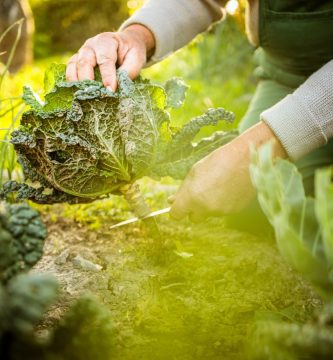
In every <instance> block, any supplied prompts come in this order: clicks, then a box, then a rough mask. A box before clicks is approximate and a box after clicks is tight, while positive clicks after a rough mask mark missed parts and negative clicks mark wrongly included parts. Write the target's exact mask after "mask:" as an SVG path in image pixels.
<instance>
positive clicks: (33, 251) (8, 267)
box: [0, 203, 47, 283]
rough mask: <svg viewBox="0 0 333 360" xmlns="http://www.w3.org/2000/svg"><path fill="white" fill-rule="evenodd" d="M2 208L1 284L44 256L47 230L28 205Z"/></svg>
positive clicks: (5, 205)
mask: <svg viewBox="0 0 333 360" xmlns="http://www.w3.org/2000/svg"><path fill="white" fill-rule="evenodd" d="M0 206H1V208H0V282H2V283H6V282H7V281H8V280H10V279H11V278H12V277H13V276H14V275H17V274H18V273H20V272H22V271H26V270H29V269H30V268H32V266H33V265H35V264H36V263H37V261H38V260H39V259H40V258H41V257H42V254H43V245H44V240H45V238H46V234H47V231H46V227H45V225H44V224H43V222H42V221H41V219H40V217H39V214H38V212H37V211H36V210H34V209H32V208H30V207H29V206H28V205H27V204H12V205H9V204H5V203H3V204H0Z"/></svg>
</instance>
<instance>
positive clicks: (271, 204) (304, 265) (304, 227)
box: [251, 146, 333, 299]
mask: <svg viewBox="0 0 333 360" xmlns="http://www.w3.org/2000/svg"><path fill="white" fill-rule="evenodd" d="M251 175H252V180H253V183H254V186H255V187H256V188H257V191H258V199H259V202H260V205H261V207H262V209H263V211H264V213H265V214H266V216H267V218H268V220H269V221H270V223H271V224H272V226H273V227H274V229H275V235H276V240H277V244H278V247H279V249H280V251H281V253H282V255H283V256H284V257H285V258H286V260H287V261H288V262H289V263H290V264H291V265H292V266H293V267H294V268H295V269H297V270H298V271H300V272H301V273H302V274H303V275H304V276H305V277H306V278H307V279H308V280H310V281H311V282H312V283H313V284H314V285H315V286H316V287H317V289H318V290H319V291H320V292H321V294H322V295H323V296H325V297H326V298H328V299H332V295H333V279H332V274H331V269H332V266H333V263H332V251H333V247H332V232H331V229H332V226H333V225H332V224H333V218H332V216H331V214H330V215H329V213H328V211H329V210H330V209H331V207H332V204H331V201H332V184H331V170H324V171H320V172H318V173H317V175H316V194H317V198H316V199H313V198H311V197H306V196H305V192H304V187H303V184H302V178H301V175H300V173H299V172H298V171H297V168H296V166H295V165H293V164H292V163H290V162H288V161H285V160H279V161H277V162H276V163H273V161H272V153H271V147H270V146H264V147H263V148H262V149H261V150H260V151H259V153H258V154H256V155H255V156H254V158H253V164H252V166H251Z"/></svg>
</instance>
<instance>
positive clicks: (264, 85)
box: [239, 79, 333, 195]
mask: <svg viewBox="0 0 333 360" xmlns="http://www.w3.org/2000/svg"><path fill="white" fill-rule="evenodd" d="M293 91H294V89H293V88H289V87H287V86H284V85H282V84H279V83H277V82H276V81H273V80H268V79H264V80H260V81H259V84H258V86H257V89H256V92H255V94H254V96H253V98H252V101H251V102H250V105H249V108H248V110H247V112H246V114H245V116H244V117H243V119H242V121H241V122H240V125H239V130H240V132H244V131H245V130H246V129H248V128H249V127H251V126H252V125H254V124H256V123H257V122H258V121H259V118H260V114H261V113H262V112H263V111H264V110H266V109H268V108H270V107H271V106H273V105H274V104H276V103H277V102H279V101H280V100H281V99H283V98H284V97H285V96H286V95H288V94H290V93H291V92H293ZM332 164H333V139H332V140H330V141H329V142H328V144H327V145H325V146H323V147H321V148H319V149H317V150H315V151H313V152H312V153H310V154H308V155H307V156H306V157H304V158H303V159H301V160H299V161H298V162H296V166H297V168H298V170H299V171H300V172H301V174H302V176H303V182H304V187H305V190H306V192H307V193H308V194H309V195H313V194H314V174H315V171H316V169H318V168H320V167H324V166H329V165H332Z"/></svg>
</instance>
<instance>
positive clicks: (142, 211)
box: [120, 183, 160, 234]
mask: <svg viewBox="0 0 333 360" xmlns="http://www.w3.org/2000/svg"><path fill="white" fill-rule="evenodd" d="M120 191H121V193H122V194H123V195H124V197H125V199H126V200H127V202H128V204H129V205H130V207H131V209H132V211H133V213H134V214H135V215H136V216H137V217H139V218H143V217H145V216H146V215H148V214H149V213H150V212H151V209H150V207H149V206H148V205H147V203H146V201H145V199H144V197H143V196H142V194H141V192H140V188H139V185H138V184H136V183H133V184H128V185H124V186H122V187H121V189H120ZM143 221H144V222H145V224H146V225H147V228H148V229H149V231H150V232H151V233H152V234H160V231H159V228H158V226H157V223H156V220H155V219H154V218H148V219H144V220H143Z"/></svg>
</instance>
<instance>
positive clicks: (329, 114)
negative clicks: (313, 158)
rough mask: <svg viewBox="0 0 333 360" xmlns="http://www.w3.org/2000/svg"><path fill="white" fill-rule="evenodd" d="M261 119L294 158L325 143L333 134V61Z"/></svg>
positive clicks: (265, 113)
mask: <svg viewBox="0 0 333 360" xmlns="http://www.w3.org/2000/svg"><path fill="white" fill-rule="evenodd" d="M261 120H262V121H263V122H265V123H266V124H267V125H268V126H269V127H270V128H271V129H272V131H273V132H274V133H275V135H276V136H277V137H278V139H279V140H280V142H281V144H282V145H283V147H284V149H285V150H286V152H287V153H288V155H289V157H290V158H291V159H292V160H294V161H295V160H298V159H300V158H302V157H303V156H305V155H307V154H308V153H310V152H311V151H313V150H315V149H317V148H319V147H320V146H323V145H325V144H326V143H327V141H328V140H329V139H331V138H332V137H333V60H332V61H330V62H328V63H327V64H326V65H324V66H323V67H322V68H321V69H319V70H318V71H317V72H315V73H314V74H312V75H311V76H310V77H309V78H308V79H307V80H306V81H305V82H304V83H303V84H302V85H301V86H300V87H299V88H297V89H296V90H295V91H294V92H293V93H292V94H290V95H288V96H287V97H285V98H284V99H283V100H281V101H280V102H278V103H277V104H276V105H274V106H273V107H271V108H269V109H268V110H266V111H264V112H263V113H262V114H261ZM332 161H333V159H332Z"/></svg>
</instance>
